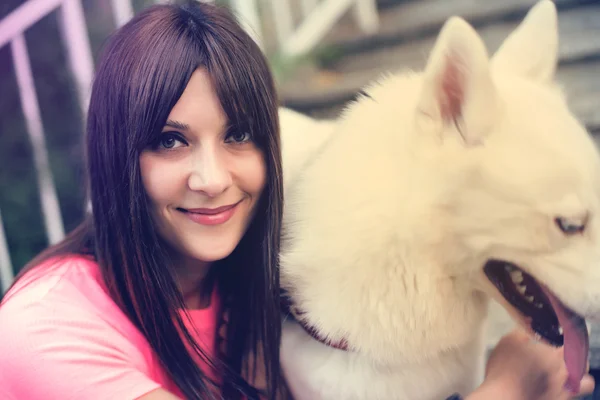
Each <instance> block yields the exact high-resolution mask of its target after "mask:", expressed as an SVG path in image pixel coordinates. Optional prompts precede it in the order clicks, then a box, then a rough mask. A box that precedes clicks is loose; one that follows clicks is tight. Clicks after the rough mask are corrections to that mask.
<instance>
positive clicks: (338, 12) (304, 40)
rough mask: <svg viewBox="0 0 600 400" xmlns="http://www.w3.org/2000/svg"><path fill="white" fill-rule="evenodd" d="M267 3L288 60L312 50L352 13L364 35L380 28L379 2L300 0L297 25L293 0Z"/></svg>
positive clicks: (361, 0)
mask: <svg viewBox="0 0 600 400" xmlns="http://www.w3.org/2000/svg"><path fill="white" fill-rule="evenodd" d="M238 1H240V2H242V1H245V0H238ZM265 1H266V3H268V5H269V6H270V8H271V11H272V13H273V21H274V25H275V32H276V35H277V42H278V43H277V45H278V46H277V47H278V49H279V51H280V52H281V54H282V55H283V56H285V57H295V56H299V55H302V54H305V53H307V52H309V51H310V50H312V49H313V48H314V47H315V46H316V45H317V44H318V43H319V42H320V41H321V39H323V37H324V36H325V35H326V34H327V33H328V32H329V31H330V30H331V29H332V28H333V27H334V26H335V24H336V23H337V22H338V20H339V19H340V18H341V17H342V16H343V15H344V13H346V12H347V11H348V10H350V9H353V10H352V11H353V16H354V19H355V20H356V22H357V23H358V26H359V27H360V29H361V30H362V31H363V32H364V33H366V34H370V33H373V32H375V31H376V30H377V28H378V26H379V16H378V13H377V2H376V0H300V10H301V15H299V16H298V17H296V19H297V20H299V22H298V23H296V24H295V23H294V15H293V10H294V8H295V7H294V2H293V1H292V0H265Z"/></svg>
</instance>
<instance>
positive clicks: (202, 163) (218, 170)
mask: <svg viewBox="0 0 600 400" xmlns="http://www.w3.org/2000/svg"><path fill="white" fill-rule="evenodd" d="M199 153H200V154H198V155H195V156H194V157H193V160H192V168H191V171H190V175H189V178H188V186H189V188H190V190H194V191H199V192H203V193H204V194H205V195H207V196H209V197H216V196H218V195H220V194H221V193H223V192H224V191H225V190H227V188H229V187H230V186H231V184H232V179H231V173H230V171H229V168H228V165H227V163H226V160H224V159H223V157H221V156H220V154H219V152H218V150H216V149H204V150H203V151H200V152H199Z"/></svg>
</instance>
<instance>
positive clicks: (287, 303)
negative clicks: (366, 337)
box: [281, 291, 348, 351]
mask: <svg viewBox="0 0 600 400" xmlns="http://www.w3.org/2000/svg"><path fill="white" fill-rule="evenodd" d="M281 310H282V312H283V313H284V315H285V318H293V319H294V320H296V321H297V322H298V324H300V326H301V327H302V328H303V329H304V330H305V331H306V333H308V334H309V335H310V336H311V337H312V338H313V339H315V340H316V341H318V342H320V343H323V344H324V345H326V346H329V347H333V348H335V349H338V350H344V351H347V350H348V341H347V340H346V339H345V338H344V339H341V340H337V341H333V340H330V339H328V338H326V337H324V336H323V335H321V334H320V333H319V331H318V330H317V329H315V327H313V326H311V325H309V324H308V323H307V322H306V320H305V319H304V318H302V315H303V314H304V312H303V311H302V310H299V309H298V307H296V306H295V305H294V303H293V302H292V300H291V299H290V298H289V297H288V296H287V294H286V293H285V291H284V292H283V293H282V294H281Z"/></svg>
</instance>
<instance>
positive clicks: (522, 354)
mask: <svg viewBox="0 0 600 400" xmlns="http://www.w3.org/2000/svg"><path fill="white" fill-rule="evenodd" d="M566 381H567V369H566V367H565V362H564V359H563V349H562V347H561V348H554V347H551V346H549V345H547V344H545V343H541V342H536V341H535V340H533V339H531V337H530V336H529V335H527V334H526V333H525V332H523V331H522V330H515V331H513V332H511V333H509V334H507V335H506V336H504V337H503V338H502V339H501V340H500V341H499V342H498V345H497V346H496V348H495V349H494V350H493V352H492V354H491V355H490V358H489V360H488V363H487V367H486V372H485V381H484V383H483V384H482V385H481V386H480V387H479V388H478V389H477V390H476V391H475V392H473V393H472V394H471V395H469V396H468V397H467V400H479V399H488V400H492V399H505V400H509V399H510V400H536V399H546V400H566V399H573V398H576V397H578V396H583V395H586V394H590V393H592V392H593V391H594V379H593V378H592V377H591V376H590V375H586V376H584V377H583V379H582V381H581V388H580V391H579V393H577V394H572V393H570V392H569V391H568V390H567V389H566V388H565V382H566Z"/></svg>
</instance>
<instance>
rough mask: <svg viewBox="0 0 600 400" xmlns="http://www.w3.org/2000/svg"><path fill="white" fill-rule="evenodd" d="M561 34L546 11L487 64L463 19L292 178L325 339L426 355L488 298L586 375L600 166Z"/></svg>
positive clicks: (293, 242)
mask: <svg viewBox="0 0 600 400" xmlns="http://www.w3.org/2000/svg"><path fill="white" fill-rule="evenodd" d="M557 31H558V29H557V15H556V9H555V7H554V5H553V3H552V2H550V1H548V0H543V1H541V2H540V3H538V4H537V5H536V6H535V7H534V8H533V9H532V10H531V11H530V12H529V14H528V15H527V17H526V18H525V20H524V21H523V23H522V24H521V25H520V26H519V27H518V28H517V29H516V30H515V31H514V32H513V33H512V34H511V35H510V36H509V37H508V38H507V40H506V41H505V42H504V43H503V44H502V45H501V47H500V48H499V50H498V51H497V52H496V54H495V55H494V56H493V57H491V58H490V57H489V56H488V54H487V51H486V49H485V46H484V44H483V41H482V40H481V38H480V37H479V36H478V34H477V33H476V32H475V31H474V30H473V28H472V27H470V26H469V25H468V24H467V23H466V22H465V21H464V20H462V19H459V18H452V19H450V20H449V21H448V22H447V23H446V24H445V26H444V27H443V29H442V31H441V33H440V35H439V37H438V40H437V42H436V44H435V46H434V48H433V51H432V52H431V55H430V57H429V60H428V62H427V65H426V68H425V70H424V71H423V73H419V74H415V73H401V74H397V75H392V76H390V77H387V78H384V79H382V80H381V81H379V82H377V83H376V84H374V85H373V86H371V87H369V88H367V89H366V93H367V94H368V96H365V97H363V98H361V99H359V100H358V101H357V102H355V103H354V104H352V105H350V106H349V107H348V108H347V109H346V110H345V112H344V114H343V116H342V117H341V118H340V120H339V122H338V123H336V127H335V130H334V132H333V133H331V135H330V136H329V138H328V141H327V143H326V145H324V146H322V147H321V148H320V150H319V151H318V152H317V153H316V154H314V155H313V156H312V158H311V161H310V162H309V163H307V165H306V167H303V169H302V171H300V172H298V173H297V174H295V179H296V183H295V185H294V187H293V188H286V211H285V219H284V228H285V231H286V240H285V243H284V249H283V252H282V258H281V260H282V263H281V264H282V283H283V286H284V287H286V288H287V289H290V291H291V292H292V294H293V296H294V298H295V301H297V302H298V303H300V305H301V307H302V308H303V309H304V310H305V311H306V316H307V318H309V319H310V320H311V321H310V322H311V323H312V324H313V325H314V326H316V327H317V328H318V329H320V330H321V331H322V332H323V333H324V334H326V335H329V336H330V337H333V338H336V337H342V336H344V335H345V336H347V337H349V338H350V340H351V342H352V341H354V343H355V344H357V346H359V347H361V348H362V349H368V351H371V353H372V354H378V355H379V356H380V357H384V356H385V355H384V353H385V352H387V353H390V354H394V356H395V353H393V352H392V351H391V350H390V349H392V348H393V346H396V347H399V346H401V345H404V348H413V349H416V348H418V349H419V351H420V352H426V351H429V350H430V349H432V348H433V346H432V343H431V340H430V339H428V338H427V334H428V332H432V331H436V339H435V340H436V341H437V343H435V345H438V346H439V347H440V348H448V347H450V346H453V345H456V342H457V341H460V340H461V338H462V337H464V336H466V335H468V332H469V329H470V328H469V327H472V325H469V324H468V323H467V322H466V321H467V320H470V321H473V320H476V319H477V318H478V316H480V315H481V313H482V311H481V308H477V307H479V305H478V304H479V303H478V300H480V299H481V296H480V295H481V292H482V291H484V292H487V293H488V294H490V295H491V296H493V297H495V298H497V299H498V300H499V301H500V302H502V303H503V304H504V305H505V306H506V307H507V309H509V311H510V312H511V313H512V314H513V315H514V316H515V318H516V319H518V320H519V321H520V322H521V323H522V324H523V325H524V326H527V327H529V328H532V329H533V330H534V331H536V332H537V333H538V334H540V335H541V336H543V337H544V338H546V339H547V340H548V341H550V342H552V343H556V344H561V343H563V340H564V343H565V347H566V349H565V350H566V351H565V354H566V355H567V357H569V360H568V361H567V364H568V365H569V369H570V371H573V372H572V374H571V375H572V377H573V380H577V377H578V376H580V375H581V374H582V373H583V369H584V368H585V361H586V356H587V331H586V329H585V324H584V322H583V319H582V316H583V317H592V316H594V315H596V314H598V312H599V311H600V157H599V156H598V153H597V150H596V148H595V145H594V143H593V141H592V139H591V138H590V136H589V135H588V133H587V132H586V130H585V129H584V128H583V127H582V125H581V124H580V123H579V122H578V121H577V120H576V119H575V118H574V116H573V115H572V113H571V112H570V110H569V108H568V106H567V104H566V101H565V99H564V97H563V94H562V92H561V91H560V89H559V88H558V87H557V85H556V84H555V83H554V73H555V70H556V67H557V53H558V32H557ZM290 128H292V127H289V126H288V127H284V130H283V132H284V135H286V134H291V133H290V132H289V131H290ZM291 130H293V128H292V129H291ZM286 131H287V133H286ZM440 268H443V270H441V269H440ZM465 282H467V283H465ZM361 296H362V297H361ZM359 299H362V301H359ZM424 300H427V301H428V302H430V303H431V304H423V305H422V304H421V303H422V302H423V301H424ZM460 302H462V303H460ZM467 303H468V304H467ZM407 304H411V307H412V311H409V312H407V311H406V310H407V309H410V307H407ZM346 310H348V311H346ZM440 310H443V311H440ZM419 313H420V314H419ZM444 313H446V314H444ZM452 313H454V314H453V315H448V314H452ZM409 314H410V315H409ZM417 314H418V315H417ZM420 317H423V318H420ZM419 318H420V319H419ZM457 321H458V322H457ZM403 329H404V330H412V332H413V333H415V334H414V335H408V334H407V335H403V334H402V335H398V334H397V332H399V331H401V330H403ZM440 330H445V331H444V334H441V333H440V332H439V331H440ZM451 332H452V333H451ZM563 333H564V335H563ZM444 335H447V336H448V337H451V339H449V340H448V341H446V342H444V343H442V342H443V341H444V339H443V338H444ZM399 336H400V337H399ZM563 336H564V338H563ZM421 337H423V338H424V339H421ZM427 340H430V341H429V342H427V343H425V342H426V341H427ZM402 343H403V344H402ZM567 347H568V349H567ZM432 351H433V350H432ZM402 355H403V356H407V352H404V353H402ZM577 382H578V380H577ZM574 384H575V385H576V384H577V383H574Z"/></svg>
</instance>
